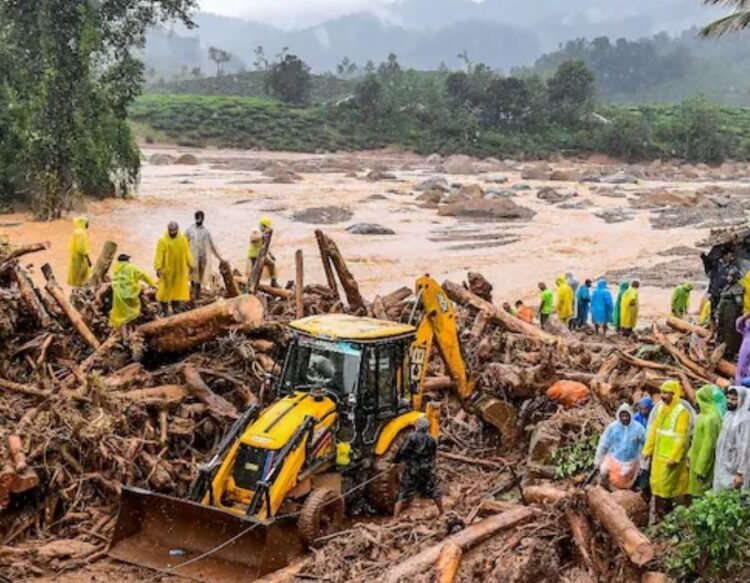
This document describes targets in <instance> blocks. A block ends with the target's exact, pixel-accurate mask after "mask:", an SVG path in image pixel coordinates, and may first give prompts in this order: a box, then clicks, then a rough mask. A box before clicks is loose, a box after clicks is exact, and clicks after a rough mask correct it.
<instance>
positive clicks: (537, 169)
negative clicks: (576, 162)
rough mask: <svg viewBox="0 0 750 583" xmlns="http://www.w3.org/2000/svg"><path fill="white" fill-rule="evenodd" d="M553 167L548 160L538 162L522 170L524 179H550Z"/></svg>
mask: <svg viewBox="0 0 750 583" xmlns="http://www.w3.org/2000/svg"><path fill="white" fill-rule="evenodd" d="M551 174H552V169H551V168H550V167H549V164H547V162H538V163H536V164H532V165H530V166H526V167H525V168H523V169H522V170H521V179H522V180H549V179H550V175H551Z"/></svg>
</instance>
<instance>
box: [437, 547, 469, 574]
mask: <svg viewBox="0 0 750 583" xmlns="http://www.w3.org/2000/svg"><path fill="white" fill-rule="evenodd" d="M463 554H464V552H463V551H462V550H461V547H459V546H458V545H457V544H456V543H453V542H450V543H448V544H447V545H445V546H444V547H443V549H442V550H441V551H440V556H439V557H438V562H437V565H436V566H435V571H436V572H435V583H453V580H454V579H455V578H456V574H457V573H458V568H459V567H460V566H461V558H462V557H463Z"/></svg>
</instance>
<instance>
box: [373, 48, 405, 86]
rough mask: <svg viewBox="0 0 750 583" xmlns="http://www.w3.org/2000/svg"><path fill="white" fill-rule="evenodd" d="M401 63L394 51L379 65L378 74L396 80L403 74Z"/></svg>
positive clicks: (386, 78)
mask: <svg viewBox="0 0 750 583" xmlns="http://www.w3.org/2000/svg"><path fill="white" fill-rule="evenodd" d="M401 73H402V71H401V65H399V63H398V57H397V56H396V55H395V54H394V53H389V54H388V59H387V60H386V61H385V62H383V63H380V66H378V75H380V77H382V78H383V79H385V80H386V81H388V82H392V81H395V80H396V79H397V78H398V77H400V76H401Z"/></svg>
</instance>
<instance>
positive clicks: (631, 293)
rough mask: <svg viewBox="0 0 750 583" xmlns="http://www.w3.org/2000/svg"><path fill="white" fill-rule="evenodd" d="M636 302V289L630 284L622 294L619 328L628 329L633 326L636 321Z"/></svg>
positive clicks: (637, 301) (637, 300)
mask: <svg viewBox="0 0 750 583" xmlns="http://www.w3.org/2000/svg"><path fill="white" fill-rule="evenodd" d="M638 304H639V297H638V290H637V289H636V288H634V287H632V286H631V287H629V288H628V290H627V291H626V292H625V293H624V294H622V301H621V305H620V328H627V329H628V330H632V329H633V328H635V326H636V324H637V323H638Z"/></svg>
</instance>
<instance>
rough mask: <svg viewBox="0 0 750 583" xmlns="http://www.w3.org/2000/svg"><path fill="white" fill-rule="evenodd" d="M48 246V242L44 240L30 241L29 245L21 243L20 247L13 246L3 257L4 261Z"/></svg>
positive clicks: (45, 248) (36, 251) (42, 249)
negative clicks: (39, 241) (41, 241)
mask: <svg viewBox="0 0 750 583" xmlns="http://www.w3.org/2000/svg"><path fill="white" fill-rule="evenodd" d="M49 248H50V242H49V241H45V242H44V243H31V244H30V245H21V246H20V247H16V248H14V249H13V250H12V251H11V252H10V253H9V254H8V255H7V256H6V257H3V260H4V261H11V260H13V259H17V258H19V257H23V256H24V255H29V254H30V253H38V252H39V251H45V250H47V249H49Z"/></svg>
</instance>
